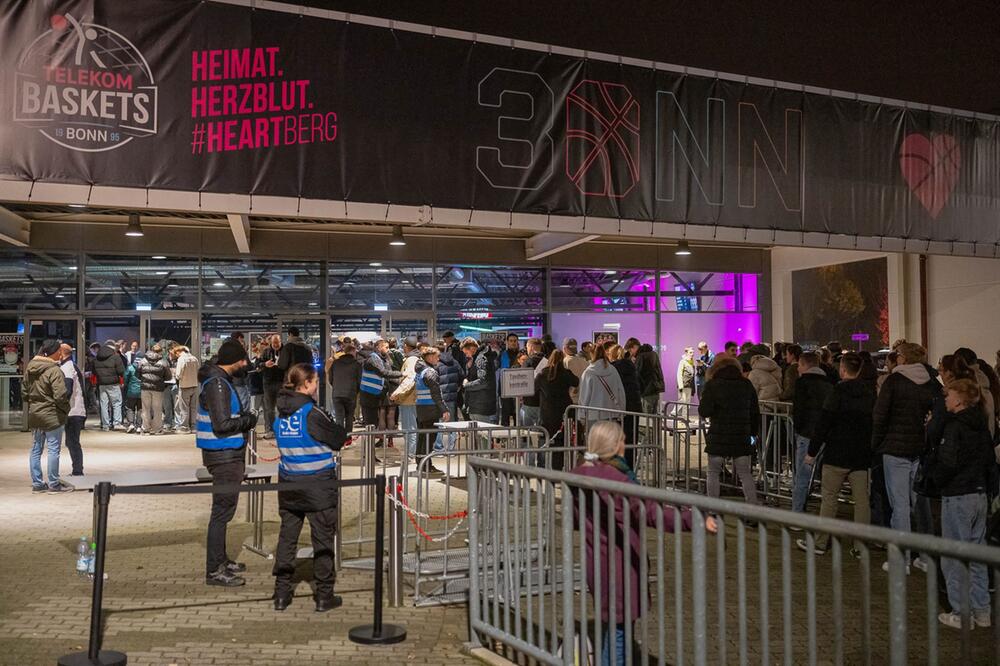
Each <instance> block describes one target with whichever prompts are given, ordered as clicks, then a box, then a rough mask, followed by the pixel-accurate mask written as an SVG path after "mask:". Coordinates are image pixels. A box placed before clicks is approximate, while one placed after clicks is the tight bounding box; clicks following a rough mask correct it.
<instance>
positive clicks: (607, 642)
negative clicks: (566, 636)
mask: <svg viewBox="0 0 1000 666" xmlns="http://www.w3.org/2000/svg"><path fill="white" fill-rule="evenodd" d="M611 631H612V630H611V627H609V626H605V627H604V632H603V635H602V636H601V666H625V625H624V624H619V625H617V626H615V628H614V632H615V638H614V640H615V661H614V664H612V663H611ZM581 661H582V660H581Z"/></svg>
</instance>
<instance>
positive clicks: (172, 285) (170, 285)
mask: <svg viewBox="0 0 1000 666" xmlns="http://www.w3.org/2000/svg"><path fill="white" fill-rule="evenodd" d="M167 286H168V287H178V286H180V285H178V284H177V283H176V282H171V283H170V284H168V285H167Z"/></svg>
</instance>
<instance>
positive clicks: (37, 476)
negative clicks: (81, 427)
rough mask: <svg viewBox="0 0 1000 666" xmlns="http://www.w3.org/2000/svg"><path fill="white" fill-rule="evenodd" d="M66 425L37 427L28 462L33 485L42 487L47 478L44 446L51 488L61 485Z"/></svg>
mask: <svg viewBox="0 0 1000 666" xmlns="http://www.w3.org/2000/svg"><path fill="white" fill-rule="evenodd" d="M114 388H115V389H117V388H118V387H117V386H115V387H114ZM64 427H65V426H59V427H58V428H56V429H55V430H40V429H35V430H34V431H33V434H34V440H33V442H32V445H31V458H30V459H29V462H28V468H29V469H30V470H31V485H32V486H34V487H35V488H41V487H42V486H44V485H45V480H44V479H42V448H43V447H44V448H45V449H46V451H47V453H48V463H49V464H48V467H49V470H48V471H49V488H58V487H59V447H60V446H62V436H63V428H64Z"/></svg>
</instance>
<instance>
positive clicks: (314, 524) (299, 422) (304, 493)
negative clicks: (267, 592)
mask: <svg viewBox="0 0 1000 666" xmlns="http://www.w3.org/2000/svg"><path fill="white" fill-rule="evenodd" d="M318 389H319V376H318V374H317V372H316V368H314V367H313V365H312V364H311V363H300V364H298V365H294V366H292V367H291V368H289V370H288V374H287V375H285V385H284V386H283V387H282V389H281V391H280V392H279V393H278V402H277V409H278V414H277V417H276V418H275V419H274V436H275V439H276V440H277V444H278V450H279V452H280V453H281V462H280V463H279V464H278V482H279V483H281V482H288V481H291V482H295V481H320V480H330V479H334V478H336V463H335V461H334V457H333V453H334V451H339V450H340V449H341V447H342V446H343V445H344V441H345V440H346V439H347V431H346V430H344V428H343V427H342V426H341V425H340V424H339V423H337V422H336V421H334V420H333V417H331V416H330V415H329V414H327V413H326V412H325V411H323V410H322V409H320V408H319V407H317V406H316V402H315V396H316V392H317V390H318ZM337 501H338V493H337V489H336V488H335V487H315V488H306V489H300V490H282V491H279V492H278V515H279V516H280V517H281V530H280V532H279V534H278V547H277V548H275V551H274V571H273V573H274V576H275V579H274V610H277V611H283V610H285V609H286V608H288V605H289V604H291V603H292V598H293V596H294V593H295V588H294V585H293V582H292V578H293V576H294V574H295V554H296V551H297V550H298V541H299V534H300V533H301V532H302V523H303V521H304V520H305V519H306V518H308V519H309V528H310V533H311V536H312V547H313V578H314V580H315V592H314V595H313V598H314V599H315V601H316V611H317V612H319V613H323V612H326V611H328V610H331V609H333V608H336V607H337V606H340V604H341V599H340V597H338V596H336V595H334V593H333V583H334V581H335V579H336V572H335V570H334V561H333V533H334V530H335V529H336V528H337V524H336V521H337Z"/></svg>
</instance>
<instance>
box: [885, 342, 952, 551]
mask: <svg viewBox="0 0 1000 666" xmlns="http://www.w3.org/2000/svg"><path fill="white" fill-rule="evenodd" d="M896 353H897V355H898V359H899V363H898V365H896V367H895V368H893V371H892V374H890V375H889V376H888V377H887V378H886V380H885V382H884V383H883V384H882V389H881V390H880V391H879V394H878V399H877V400H876V402H875V411H874V413H873V421H872V450H873V451H874V452H875V453H876V454H879V455H881V456H882V468H883V473H884V474H885V489H886V493H887V494H888V495H889V505H890V506H891V507H892V518H891V519H890V521H889V523H890V526H891V527H892V529H894V530H901V531H903V532H909V531H911V524H910V510H911V508H912V506H913V504H914V502H915V501H916V496H915V493H914V492H913V478H914V477H915V476H916V474H917V468H918V467H919V465H920V456H921V455H923V453H924V451H925V450H926V446H925V441H924V435H925V432H924V431H925V428H924V424H925V421H926V418H927V415H928V414H929V413H930V411H931V406H932V404H933V402H934V396H935V395H937V393H938V391H940V389H941V385H940V384H939V383H938V382H937V380H936V379H933V378H932V377H931V375H930V373H929V372H927V368H926V367H925V366H924V361H925V360H926V357H927V352H926V351H925V350H924V348H923V347H921V346H920V345H917V344H914V343H912V342H907V343H903V344H901V345H900V346H899V347H898V348H897V349H896ZM907 557H909V555H907ZM916 566H918V567H920V568H925V567H926V564H925V563H924V562H923V561H922V560H919V559H918V560H917V561H916ZM883 569H885V570H888V562H886V563H885V564H884V565H883ZM907 571H909V567H907Z"/></svg>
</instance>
